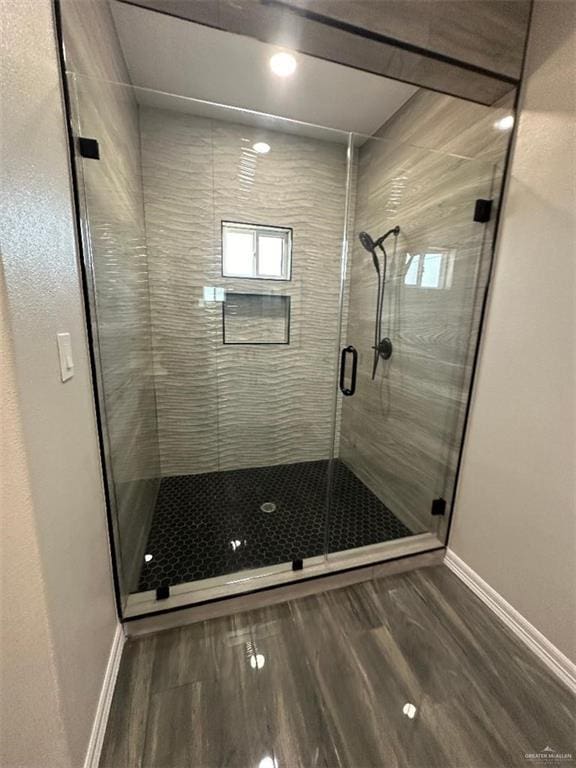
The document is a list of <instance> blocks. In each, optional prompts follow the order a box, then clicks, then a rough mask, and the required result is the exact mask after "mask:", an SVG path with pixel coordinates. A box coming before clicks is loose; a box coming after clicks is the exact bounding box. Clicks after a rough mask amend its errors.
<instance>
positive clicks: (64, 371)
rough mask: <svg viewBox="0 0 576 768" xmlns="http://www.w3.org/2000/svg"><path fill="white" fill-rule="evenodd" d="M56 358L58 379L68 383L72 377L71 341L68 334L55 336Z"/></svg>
mask: <svg viewBox="0 0 576 768" xmlns="http://www.w3.org/2000/svg"><path fill="white" fill-rule="evenodd" d="M56 340H57V342H58V356H59V358H60V377H61V378H62V381H68V379H71V378H72V376H74V359H73V358H72V339H71V338H70V334H69V333H58V334H56Z"/></svg>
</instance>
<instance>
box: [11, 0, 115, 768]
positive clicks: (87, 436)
mask: <svg viewBox="0 0 576 768" xmlns="http://www.w3.org/2000/svg"><path fill="white" fill-rule="evenodd" d="M0 15H1V17H2V57H1V59H2V77H1V78H0V86H1V102H2V110H1V121H2V127H1V134H2V141H1V151H2V184H1V185H0V196H1V198H2V199H1V207H2V220H1V222H0V226H1V229H2V262H3V266H4V276H5V285H6V294H7V299H8V313H9V321H10V331H9V333H10V338H11V346H12V352H13V355H14V357H13V362H14V369H15V375H16V381H15V382H13V383H12V384H11V383H10V379H11V378H12V373H13V371H12V370H11V359H10V357H9V356H8V357H7V358H6V359H5V358H4V355H3V356H2V367H3V371H4V369H5V368H6V375H7V379H8V381H7V382H5V381H4V380H3V381H2V384H3V392H4V385H6V386H9V387H10V386H14V384H15V386H16V388H17V392H18V403H17V406H18V411H19V417H18V414H16V413H15V411H14V410H12V411H11V412H10V411H9V413H8V417H9V418H8V420H7V422H5V421H4V419H3V420H2V438H3V439H4V437H7V438H9V440H10V448H11V449H13V450H14V453H13V454H12V453H11V456H12V459H13V462H14V463H11V465H10V468H9V476H8V477H6V478H4V476H3V480H6V481H7V482H8V483H9V485H8V490H9V491H10V489H11V488H12V489H13V491H14V494H13V495H12V494H11V495H10V499H9V500H8V509H6V510H5V508H4V505H3V506H2V512H3V514H6V515H7V516H8V522H9V523H11V522H12V523H14V525H15V527H14V528H11V529H10V531H9V533H8V534H5V532H4V531H3V532H2V543H1V546H2V547H4V546H12V547H14V548H13V549H12V550H11V553H10V554H9V555H8V556H7V558H5V557H4V552H3V553H2V565H3V567H4V566H5V565H6V566H7V567H8V569H9V570H8V575H9V578H10V584H9V587H8V590H7V591H6V592H5V591H4V584H3V585H2V598H3V603H2V625H3V630H4V629H5V632H6V634H3V635H2V660H3V662H7V663H10V662H11V661H14V657H15V656H18V657H19V662H18V666H17V667H16V666H15V667H13V668H12V674H14V675H16V676H17V675H18V672H21V678H20V679H19V680H16V679H15V678H14V677H11V678H10V677H8V678H6V677H4V675H3V676H2V693H3V695H8V696H10V698H9V700H8V702H7V705H6V704H5V705H4V708H3V715H4V714H7V718H8V719H7V720H5V719H4V717H3V719H2V750H4V749H6V750H7V751H8V756H9V757H10V760H9V761H6V760H4V756H5V754H6V753H5V752H4V751H3V752H2V761H1V762H2V765H12V766H26V767H27V768H28V766H46V768H78V767H79V766H82V765H83V763H84V758H85V754H86V749H87V746H88V742H89V738H90V733H91V729H92V724H93V720H94V715H95V712H96V707H97V704H98V699H99V696H100V691H101V688H102V683H103V679H104V674H105V670H106V665H107V662H108V657H109V654H110V649H111V646H112V642H113V638H114V634H115V632H116V627H117V619H116V611H115V606H114V596H113V590H112V577H111V569H110V561H109V552H108V542H107V534H106V514H105V509H104V498H103V493H102V478H101V470H100V462H99V456H98V441H97V435H96V424H95V419H94V407H93V400H92V389H91V382H90V366H89V360H88V346H87V341H86V332H85V324H84V314H83V308H82V294H81V291H80V280H79V269H78V263H77V252H76V240H75V231H74V219H73V212H72V205H71V189H70V178H69V169H68V147H67V137H66V129H65V121H64V114H63V109H62V92H61V88H60V81H59V72H58V57H57V50H56V38H55V31H54V25H53V19H52V3H51V2H49V0H18V2H16V3H15V2H11V1H10V2H4V1H3V2H2V10H1V12H0ZM62 331H70V333H71V336H72V352H73V356H74V363H75V375H74V378H72V379H70V380H69V381H67V382H66V383H64V384H63V383H62V382H61V380H60V373H59V365H58V355H57V350H56V334H57V333H60V332H62ZM14 407H15V404H14V403H13V404H12V406H11V409H14ZM19 421H20V424H18V422H19ZM20 430H21V432H20ZM22 442H23V444H22ZM23 461H25V463H26V467H23V465H22V462H23ZM12 483H14V485H12ZM30 506H32V509H31V508H30ZM14 537H17V538H16V539H15V538H14ZM18 554H21V556H22V560H21V562H14V558H15V557H16V558H17V557H18ZM5 597H6V598H9V597H12V598H15V599H16V605H15V606H14V610H13V611H12V610H11V608H10V604H8V605H6V604H5V603H4V598H5ZM46 624H47V625H48V626H46ZM5 625H8V626H6V627H5ZM47 634H48V635H49V638H47ZM6 640H8V641H9V642H10V641H11V643H12V645H10V646H9V647H8V646H6V645H5V641H6ZM14 644H16V645H14ZM23 662H25V664H24V663H23ZM54 678H55V680H54ZM54 685H55V688H54ZM15 688H17V690H15ZM12 695H13V698H12ZM7 731H9V732H10V735H9V736H7ZM63 741H64V743H63Z"/></svg>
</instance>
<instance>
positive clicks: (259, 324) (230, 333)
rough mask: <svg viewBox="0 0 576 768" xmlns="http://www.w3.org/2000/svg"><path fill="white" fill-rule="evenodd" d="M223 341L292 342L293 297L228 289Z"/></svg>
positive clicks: (224, 303)
mask: <svg viewBox="0 0 576 768" xmlns="http://www.w3.org/2000/svg"><path fill="white" fill-rule="evenodd" d="M222 338H223V342H224V344H290V296H283V295H281V294H273V293H269V294H266V293H236V292H226V296H225V299H224V302H223V304H222Z"/></svg>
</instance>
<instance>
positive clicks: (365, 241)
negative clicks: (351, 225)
mask: <svg viewBox="0 0 576 768" xmlns="http://www.w3.org/2000/svg"><path fill="white" fill-rule="evenodd" d="M358 237H359V239H360V242H361V243H362V245H363V246H364V248H365V249H366V250H367V251H368V253H372V251H373V250H374V248H376V243H375V242H374V240H372V238H371V237H370V235H369V234H368V232H360V234H359V235H358Z"/></svg>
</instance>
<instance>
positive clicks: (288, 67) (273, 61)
mask: <svg viewBox="0 0 576 768" xmlns="http://www.w3.org/2000/svg"><path fill="white" fill-rule="evenodd" d="M296 66H297V64H296V59H295V58H294V56H292V54H291V53H285V52H281V53H275V54H274V56H272V57H271V58H270V69H271V70H272V72H274V74H275V75H278V77H290V75H293V74H294V72H295V71H296Z"/></svg>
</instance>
